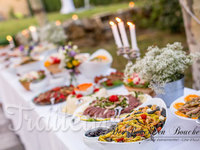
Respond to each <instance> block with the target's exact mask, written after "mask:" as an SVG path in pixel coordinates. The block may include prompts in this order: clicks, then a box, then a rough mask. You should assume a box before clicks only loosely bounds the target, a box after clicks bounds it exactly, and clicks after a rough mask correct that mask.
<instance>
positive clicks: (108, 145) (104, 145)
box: [83, 98, 167, 150]
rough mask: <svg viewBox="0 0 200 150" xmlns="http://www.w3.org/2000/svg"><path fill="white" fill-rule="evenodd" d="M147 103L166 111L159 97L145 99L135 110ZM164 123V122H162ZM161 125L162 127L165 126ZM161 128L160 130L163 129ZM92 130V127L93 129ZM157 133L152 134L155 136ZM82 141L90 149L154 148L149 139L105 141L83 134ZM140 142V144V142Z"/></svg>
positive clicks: (143, 149)
mask: <svg viewBox="0 0 200 150" xmlns="http://www.w3.org/2000/svg"><path fill="white" fill-rule="evenodd" d="M147 105H157V106H159V107H160V108H164V109H165V110H166V111H167V107H166V104H165V103H164V101H163V100H162V99H160V98H152V99H151V100H149V101H147V102H146V103H144V104H142V105H141V106H140V107H138V108H137V109H136V110H138V109H139V108H141V107H145V106H147ZM165 115H166V118H167V112H166V113H165ZM164 125H165V124H164ZM164 125H163V128H164V127H165V126H164ZM163 128H162V129H161V130H163ZM93 130H94V129H93ZM156 136H157V134H156V135H155V136H154V137H156ZM83 141H84V143H85V144H86V145H87V146H88V147H90V148H92V149H97V150H100V149H105V150H109V149H115V150H121V149H140V150H141V149H142V150H145V149H150V150H151V149H152V150H153V149H155V143H153V142H152V140H150V139H146V140H142V141H136V142H114V141H113V142H105V141H99V140H98V137H88V136H86V135H85V134H84V135H83ZM141 143H142V144H141Z"/></svg>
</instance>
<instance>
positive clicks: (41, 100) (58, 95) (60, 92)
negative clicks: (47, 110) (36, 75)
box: [33, 86, 74, 105]
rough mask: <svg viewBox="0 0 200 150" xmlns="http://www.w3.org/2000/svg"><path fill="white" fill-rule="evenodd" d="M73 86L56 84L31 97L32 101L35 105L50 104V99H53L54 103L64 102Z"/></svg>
mask: <svg viewBox="0 0 200 150" xmlns="http://www.w3.org/2000/svg"><path fill="white" fill-rule="evenodd" d="M73 88H74V87H73V86H58V87H55V88H53V89H51V90H48V91H46V92H43V93H41V94H39V95H38V96H36V97H35V98H33V103H35V104H36V105H50V104H51V99H54V104H57V103H60V102H64V101H65V100H66V98H67V97H68V96H69V95H70V94H71V93H72V91H73Z"/></svg>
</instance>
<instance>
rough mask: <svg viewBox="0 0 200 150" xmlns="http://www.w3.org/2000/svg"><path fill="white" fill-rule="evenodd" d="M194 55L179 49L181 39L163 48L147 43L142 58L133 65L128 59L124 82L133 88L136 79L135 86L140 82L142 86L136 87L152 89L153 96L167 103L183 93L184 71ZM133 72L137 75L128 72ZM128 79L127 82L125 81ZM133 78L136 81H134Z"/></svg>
mask: <svg viewBox="0 0 200 150" xmlns="http://www.w3.org/2000/svg"><path fill="white" fill-rule="evenodd" d="M196 57H198V55H197V54H196V55H193V54H189V55H187V54H186V52H184V51H183V47H182V45H181V43H179V42H175V43H174V44H167V46H166V47H164V48H158V47H157V46H151V47H149V48H148V52H147V53H146V54H145V56H144V57H143V58H142V59H139V60H137V61H136V63H135V64H134V65H133V64H132V63H131V62H129V63H128V64H127V66H126V69H125V78H124V84H125V85H126V87H127V88H128V90H130V87H131V88H132V90H133V91H136V89H135V88H136V82H137V81H134V80H136V79H137V80H138V82H139V84H138V85H139V86H140V85H141V84H142V83H143V82H144V86H142V87H139V88H140V89H139V91H141V92H145V91H144V90H148V91H149V89H148V88H150V89H152V90H153V91H155V92H156V94H157V96H158V97H160V98H163V99H164V100H165V102H166V104H167V106H168V107H169V106H170V104H171V102H172V101H173V100H175V99H176V98H178V97H180V96H182V95H183V92H184V91H183V90H184V84H183V79H184V71H185V70H186V69H187V67H188V66H189V65H191V64H192V62H193V60H194V58H196ZM135 73H137V74H138V75H139V78H136V79H135V78H133V82H135V83H132V81H131V80H130V79H131V78H132V76H133V75H134V74H135ZM129 81H131V82H129ZM141 81H142V83H141V84H140V82H141ZM138 82H137V83H138Z"/></svg>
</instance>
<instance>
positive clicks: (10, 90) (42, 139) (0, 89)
mask: <svg viewBox="0 0 200 150" xmlns="http://www.w3.org/2000/svg"><path fill="white" fill-rule="evenodd" d="M49 88H50V87H49ZM125 92H127V91H126V89H125V88H124V87H123V86H122V87H119V88H116V89H115V90H110V93H113V94H115V93H118V94H120V93H125ZM192 92H194V90H191V89H187V88H185V95H186V94H189V93H192ZM37 94H38V92H37V93H36V92H35V93H33V92H27V91H25V90H24V88H23V87H22V86H21V85H20V83H19V82H18V79H17V77H16V76H15V75H12V74H10V73H9V72H7V71H5V70H2V71H0V95H1V97H2V103H3V106H4V110H5V112H6V115H7V117H8V118H10V119H11V120H12V122H13V124H14V127H16V128H19V126H20V129H19V130H17V131H16V132H17V134H18V135H19V136H20V138H21V140H22V142H23V144H24V146H25V148H26V150H67V149H70V150H82V149H85V150H86V149H89V148H88V147H87V146H86V145H85V144H84V142H83V139H82V136H83V134H84V132H85V131H84V130H79V131H75V129H74V128H68V130H67V127H68V126H69V125H70V119H69V118H67V119H66V118H65V117H62V116H61V115H57V114H56V113H50V111H49V109H50V106H36V105H35V104H33V103H32V99H33V98H34V96H36V95H37ZM61 105H63V104H58V105H56V106H54V110H56V109H57V108H58V109H60V107H61ZM15 107H16V108H15ZM20 107H24V108H26V109H27V108H30V109H32V110H24V113H23V117H21V116H22V115H21V113H20V112H19V110H18V108H20ZM21 120H22V121H21ZM38 122H39V123H40V127H44V128H47V127H49V128H53V129H54V130H53V131H39V130H38V129H33V130H32V131H30V129H28V128H31V125H33V124H35V123H38ZM59 125H62V127H61V128H60V129H59V130H56V128H57V126H59ZM177 127H181V129H182V130H186V129H187V130H194V128H195V127H200V126H199V125H198V124H196V123H195V122H188V121H185V120H181V119H179V118H177V117H175V116H173V115H172V114H171V113H170V111H168V121H167V122H166V125H165V131H166V133H165V136H164V137H165V138H166V137H169V136H170V137H169V138H170V139H171V138H172V137H173V133H174V131H175V130H174V129H175V128H177ZM64 129H65V130H64ZM198 130H200V129H198ZM198 136H199V137H200V131H199V134H198ZM161 137H163V136H161ZM195 137H197V136H195ZM155 144H156V146H157V148H156V150H168V149H170V150H188V149H193V150H199V148H200V142H194V141H190V142H186V141H180V140H179V141H162V142H160V141H159V142H157V141H156V142H155Z"/></svg>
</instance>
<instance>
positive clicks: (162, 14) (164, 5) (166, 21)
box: [134, 0, 184, 32]
mask: <svg viewBox="0 0 200 150" xmlns="http://www.w3.org/2000/svg"><path fill="white" fill-rule="evenodd" d="M142 1H143V2H144V5H143V7H142V9H143V11H141V12H140V13H138V14H136V16H134V21H136V22H137V21H138V20H139V21H138V25H139V26H140V27H143V28H147V27H156V28H158V29H167V30H170V31H171V32H181V31H183V29H184V28H183V19H182V13H181V8H180V5H179V1H178V0H170V1H169V0H151V1H149V0H142Z"/></svg>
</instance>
